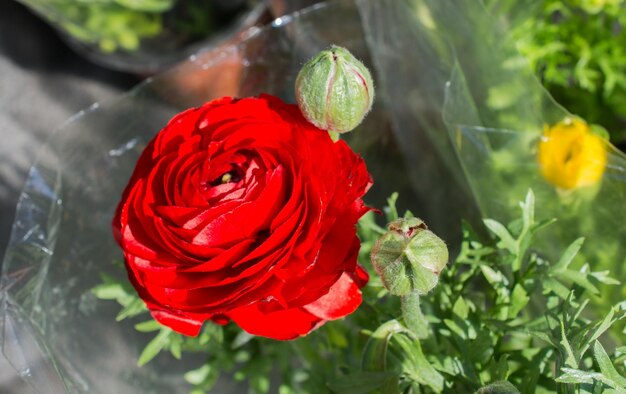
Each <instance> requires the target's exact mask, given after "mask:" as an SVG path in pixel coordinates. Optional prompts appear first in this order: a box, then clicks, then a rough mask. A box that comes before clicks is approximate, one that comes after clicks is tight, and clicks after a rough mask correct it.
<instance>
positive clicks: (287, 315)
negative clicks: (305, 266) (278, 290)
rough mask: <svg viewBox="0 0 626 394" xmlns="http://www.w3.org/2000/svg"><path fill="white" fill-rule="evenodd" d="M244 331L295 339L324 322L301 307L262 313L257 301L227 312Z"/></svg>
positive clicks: (282, 338) (281, 338) (280, 338)
mask: <svg viewBox="0 0 626 394" xmlns="http://www.w3.org/2000/svg"><path fill="white" fill-rule="evenodd" d="M227 315H228V317H230V318H231V319H232V320H234V321H235V323H237V325H238V326H239V327H241V328H242V329H243V330H244V331H246V332H248V333H250V334H252V335H258V336H262V337H267V338H272V339H278V340H281V341H285V340H290V339H296V338H298V337H301V336H304V335H306V334H308V333H309V332H311V331H313V330H314V329H316V328H317V327H319V326H321V325H322V324H324V321H323V320H322V319H320V318H319V317H316V316H314V315H312V314H310V313H309V312H307V311H305V310H304V309H302V308H293V309H283V310H279V311H275V312H271V313H267V314H265V313H263V312H261V310H260V309H259V307H258V303H255V304H252V305H249V306H246V307H242V308H237V309H234V310H232V311H230V312H228V313H227Z"/></svg>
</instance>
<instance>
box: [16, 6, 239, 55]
mask: <svg viewBox="0 0 626 394" xmlns="http://www.w3.org/2000/svg"><path fill="white" fill-rule="evenodd" d="M21 1H23V2H24V3H26V4H27V5H29V6H30V7H32V8H34V9H35V10H37V11H38V12H39V13H40V14H42V15H43V16H45V17H46V18H48V19H50V20H51V21H53V22H55V23H56V24H57V25H58V26H60V27H61V28H62V30H63V31H64V32H65V33H67V34H68V35H70V36H71V37H72V38H74V39H76V40H78V41H79V42H81V43H86V44H96V45H98V47H99V49H100V50H101V51H102V52H104V53H111V52H115V51H120V50H121V51H128V52H133V51H137V50H138V49H139V47H140V44H141V41H142V40H145V39H149V38H154V37H156V36H160V35H166V36H167V37H168V39H170V38H173V39H174V40H176V41H191V40H195V39H199V38H203V37H205V36H206V35H207V34H209V33H211V32H212V31H213V30H214V29H215V28H216V27H218V26H217V25H218V24H220V22H223V21H220V20H219V19H221V18H222V17H225V16H228V15H221V14H220V15H218V13H217V7H216V5H215V3H214V2H213V1H212V0H193V1H184V2H181V3H184V4H183V5H182V6H177V7H175V6H176V4H177V1H176V0H95V1H94V0H47V1H42V0H21ZM240 5H241V4H237V5H236V6H235V8H237V9H238V8H240V7H239V6H240ZM228 17H230V16H228ZM170 19H172V23H169V22H170ZM227 19H228V20H230V19H229V18H227ZM170 25H172V26H173V28H174V29H175V30H176V31H175V33H176V37H174V34H173V33H174V32H173V31H170V30H171V29H170ZM160 44H161V46H163V42H161V43H160Z"/></svg>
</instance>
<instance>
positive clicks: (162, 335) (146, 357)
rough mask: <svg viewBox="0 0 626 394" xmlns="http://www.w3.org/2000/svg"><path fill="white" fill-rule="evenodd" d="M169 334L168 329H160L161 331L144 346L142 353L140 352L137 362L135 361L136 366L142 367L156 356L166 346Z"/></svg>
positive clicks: (170, 331)
mask: <svg viewBox="0 0 626 394" xmlns="http://www.w3.org/2000/svg"><path fill="white" fill-rule="evenodd" d="M171 333H172V330H170V329H169V328H162V329H161V331H159V333H158V334H157V335H156V336H155V337H154V338H153V339H152V340H151V341H150V342H149V343H148V344H147V345H146V348H145V349H143V352H141V355H140V356H139V360H138V361H137V365H138V366H140V367H142V366H144V365H146V364H147V363H148V362H150V360H152V359H153V358H154V357H156V355H157V354H159V352H160V351H161V350H162V349H163V347H164V346H165V345H166V344H167V341H168V339H169V336H170V334H171Z"/></svg>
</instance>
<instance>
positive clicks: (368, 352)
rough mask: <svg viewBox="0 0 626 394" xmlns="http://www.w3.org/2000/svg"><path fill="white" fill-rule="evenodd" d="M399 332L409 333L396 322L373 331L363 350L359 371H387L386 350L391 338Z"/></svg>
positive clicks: (393, 321)
mask: <svg viewBox="0 0 626 394" xmlns="http://www.w3.org/2000/svg"><path fill="white" fill-rule="evenodd" d="M400 332H407V333H408V332H409V331H408V330H407V329H406V328H404V327H403V326H402V325H401V324H400V323H399V322H398V321H397V320H390V321H388V322H386V323H383V324H381V325H380V326H379V327H378V328H377V329H376V331H374V332H373V333H372V335H371V337H370V339H369V340H368V341H367V343H366V345H365V349H363V356H362V358H361V369H363V370H364V371H386V370H387V348H388V346H389V340H390V339H391V336H392V335H394V334H397V333H400Z"/></svg>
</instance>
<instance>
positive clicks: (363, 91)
mask: <svg viewBox="0 0 626 394" xmlns="http://www.w3.org/2000/svg"><path fill="white" fill-rule="evenodd" d="M296 98H297V100H298V106H299V107H300V110H301V111H302V113H303V114H304V116H305V117H306V118H307V119H308V121H309V122H311V123H313V124H314V125H315V126H317V127H319V128H320V129H323V130H327V131H331V132H337V133H345V132H347V131H351V130H353V129H354V128H356V127H357V126H358V125H359V124H360V123H361V121H362V120H363V119H364V118H365V115H367V113H368V112H369V111H370V109H371V108H372V103H373V102H374V83H373V82H372V76H371V75H370V72H369V71H368V69H367V68H366V67H365V66H364V65H363V63H361V62H360V61H358V60H357V59H356V58H355V57H354V56H352V54H351V53H350V52H348V50H346V49H344V48H341V47H338V46H335V45H333V46H331V47H330V48H328V49H325V50H323V51H322V52H320V53H319V54H318V55H317V56H315V57H314V58H313V59H311V60H309V61H308V62H307V63H306V64H305V65H304V67H302V70H300V73H299V74H298V77H297V78H296Z"/></svg>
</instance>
